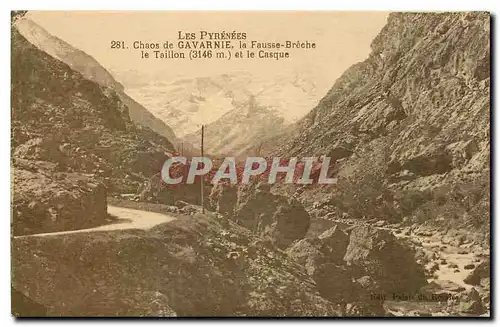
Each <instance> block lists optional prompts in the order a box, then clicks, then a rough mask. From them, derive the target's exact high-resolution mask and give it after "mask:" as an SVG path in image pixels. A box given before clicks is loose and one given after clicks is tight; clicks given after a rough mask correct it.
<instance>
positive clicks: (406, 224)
mask: <svg viewBox="0 0 500 327" xmlns="http://www.w3.org/2000/svg"><path fill="white" fill-rule="evenodd" d="M490 27H491V15H490V13H489V12H480V11H468V12H464V11H462V12H385V11H37V10H33V11H32V10H16V11H12V12H11V26H10V28H11V36H10V38H11V53H10V60H11V82H10V88H11V90H10V95H11V99H10V102H11V111H10V126H11V130H10V134H11V135H10V136H11V141H10V157H11V161H10V173H11V217H10V243H11V262H10V271H11V295H10V296H11V314H12V316H13V317H16V318H25V317H40V318H42V317H79V318H90V317H144V318H148V317H149V318H156V317H165V318H183V317H225V318H236V317H268V318H272V317H296V318H300V317H317V318H319V317H332V318H337V317H342V318H346V319H349V318H359V317H364V318H389V319H390V318H397V317H403V318H419V317H427V318H441V319H443V318H454V317H463V318H466V317H468V318H470V317H475V318H484V319H489V318H491V316H492V314H491V312H492V308H491V306H490V303H491V286H490V285H491V283H492V282H491V278H492V277H491V276H490V269H491V261H490V255H491V240H492V236H491V209H490V203H491V202H490V197H491V192H490V190H491V185H490V180H491V177H490V169H491V168H490V162H491V155H490V142H491V130H490V124H491V100H490V99H491V91H490V74H491V69H490V67H491V53H490V43H491V41H490V37H491V32H490Z"/></svg>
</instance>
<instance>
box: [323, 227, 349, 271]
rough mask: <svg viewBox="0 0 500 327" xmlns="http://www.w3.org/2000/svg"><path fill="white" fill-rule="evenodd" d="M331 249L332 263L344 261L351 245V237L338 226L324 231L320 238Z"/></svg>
mask: <svg viewBox="0 0 500 327" xmlns="http://www.w3.org/2000/svg"><path fill="white" fill-rule="evenodd" d="M318 239H319V240H321V241H322V243H323V244H324V245H326V246H327V247H328V249H329V258H330V260H332V261H335V262H340V261H343V258H344V255H345V252H346V251H347V246H348V245H349V235H347V234H346V233H345V232H344V231H343V230H342V229H340V227H339V226H338V225H335V226H333V227H332V228H330V229H328V230H326V231H324V232H323V233H322V234H321V235H319V236H318Z"/></svg>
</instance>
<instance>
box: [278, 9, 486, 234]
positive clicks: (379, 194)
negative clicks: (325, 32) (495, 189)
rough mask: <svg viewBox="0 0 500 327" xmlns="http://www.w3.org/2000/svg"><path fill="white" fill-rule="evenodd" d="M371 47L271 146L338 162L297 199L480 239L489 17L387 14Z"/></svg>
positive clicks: (287, 152) (483, 225)
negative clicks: (327, 182)
mask: <svg viewBox="0 0 500 327" xmlns="http://www.w3.org/2000/svg"><path fill="white" fill-rule="evenodd" d="M371 48H372V52H371V54H370V56H369V58H368V59H366V60H365V61H363V62H361V63H358V64H355V65H353V66H352V67H351V68H349V69H348V70H347V71H346V72H345V73H344V74H343V75H342V76H341V77H340V78H339V79H338V80H337V81H336V82H335V84H334V86H333V87H332V88H331V90H330V91H329V92H328V93H327V94H326V96H325V97H324V98H323V99H322V100H321V101H320V103H319V104H318V105H317V106H316V107H315V108H314V109H313V110H312V111H311V112H310V113H309V114H308V115H307V116H306V117H304V119H302V120H301V121H300V122H298V123H297V124H296V125H295V126H294V128H293V131H294V133H293V136H292V137H289V138H287V139H286V141H285V142H283V143H281V144H280V147H279V148H278V149H277V150H275V153H277V154H282V155H287V156H290V155H298V156H314V155H316V156H319V155H322V154H324V155H328V156H330V157H332V159H333V160H334V161H333V162H335V161H336V163H334V164H333V165H332V166H333V167H332V174H335V175H336V176H337V177H338V178H339V183H338V185H336V186H332V187H331V188H328V189H326V190H317V189H314V190H310V191H306V192H304V193H302V196H303V199H304V200H305V201H307V199H308V198H315V201H318V199H320V200H319V202H324V203H325V204H329V205H332V206H333V208H335V211H336V212H337V213H338V214H339V215H341V214H348V215H351V216H353V217H356V218H362V217H364V218H373V219H387V220H393V219H395V220H400V219H402V218H403V217H405V216H408V217H409V218H411V219H413V220H414V221H418V222H419V223H425V222H427V221H432V222H433V223H439V224H440V225H445V226H450V227H457V226H462V227H470V228H475V229H476V228H482V229H483V231H484V235H485V236H487V234H488V231H489V219H488V217H489V162H490V139H489V138H490V115H489V113H490V17H489V15H488V14H487V13H479V12H476V13H440V14H437V13H436V14H426V13H421V14H416V13H393V14H390V16H389V18H388V22H387V25H386V26H385V27H384V28H383V29H382V31H381V32H380V34H379V35H378V36H377V37H376V38H375V39H374V41H373V42H372V45H371ZM289 135H290V134H289ZM302 191H303V190H302ZM323 191H325V192H323ZM311 192H313V193H314V192H319V193H324V194H325V197H324V198H323V199H322V200H321V198H320V197H319V195H317V196H316V197H312V196H311ZM320 205H321V204H320ZM329 210H331V209H329Z"/></svg>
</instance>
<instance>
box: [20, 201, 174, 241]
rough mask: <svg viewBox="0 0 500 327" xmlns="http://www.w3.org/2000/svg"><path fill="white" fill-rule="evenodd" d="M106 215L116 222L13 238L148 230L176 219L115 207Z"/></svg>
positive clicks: (110, 207) (109, 207)
mask: <svg viewBox="0 0 500 327" xmlns="http://www.w3.org/2000/svg"><path fill="white" fill-rule="evenodd" d="M108 213H109V214H110V215H112V216H114V217H116V218H117V219H118V221H117V222H116V223H111V224H107V225H102V226H98V227H93V228H86V229H78V230H68V231H61V232H53V233H41V234H32V235H22V236H15V238H21V237H41V236H48V235H65V234H75V233H90V232H100V231H111V230H123V229H150V228H152V227H154V226H156V225H159V224H162V223H166V222H169V221H172V220H174V219H176V218H175V217H173V216H169V215H164V214H161V213H156V212H150V211H143V210H135V209H129V208H122V207H115V206H108Z"/></svg>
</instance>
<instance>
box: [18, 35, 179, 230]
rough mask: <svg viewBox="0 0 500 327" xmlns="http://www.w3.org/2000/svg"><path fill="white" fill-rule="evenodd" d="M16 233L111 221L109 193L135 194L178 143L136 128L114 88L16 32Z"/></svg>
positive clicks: (146, 129)
mask: <svg viewBox="0 0 500 327" xmlns="http://www.w3.org/2000/svg"><path fill="white" fill-rule="evenodd" d="M11 71H12V80H11V88H12V94H11V95H12V98H11V103H12V112H11V123H12V134H11V145H12V165H13V173H14V176H13V182H14V183H13V186H14V189H13V224H14V227H13V229H14V233H15V234H23V233H30V232H33V231H52V230H59V229H68V228H78V227H84V226H87V225H88V224H90V225H92V224H98V223H103V222H105V220H106V218H107V215H106V189H107V190H108V191H110V192H113V193H132V192H135V191H136V190H137V188H138V186H139V185H141V184H142V183H143V182H144V181H145V180H147V179H148V178H149V177H151V176H152V175H154V174H156V173H158V172H159V171H160V169H161V166H162V164H163V162H164V160H165V158H166V154H165V153H166V152H171V151H173V150H174V149H173V146H172V144H171V143H170V142H169V141H168V140H166V139H165V138H163V137H161V136H160V135H158V134H155V133H154V132H152V131H151V130H150V129H148V128H144V127H141V126H136V125H135V124H134V123H133V122H132V121H131V120H130V118H129V115H128V107H127V106H126V105H125V104H124V103H123V102H122V101H121V100H120V98H119V96H118V95H117V94H116V93H115V91H113V90H112V89H110V88H107V87H103V86H100V85H98V84H96V83H94V82H92V81H89V80H87V79H85V78H84V77H83V76H82V75H81V74H80V73H78V72H76V71H74V70H72V69H71V68H70V67H69V66H68V65H66V64H64V63H63V62H61V61H59V60H57V59H54V58H53V57H51V56H49V55H48V54H46V53H45V52H42V51H40V50H38V49H37V48H36V47H35V46H33V45H32V44H31V43H29V42H28V41H27V40H26V39H25V38H24V37H23V36H21V35H20V34H19V33H18V32H17V30H16V29H13V30H12V69H11Z"/></svg>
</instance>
